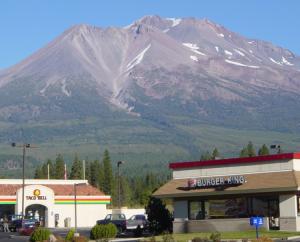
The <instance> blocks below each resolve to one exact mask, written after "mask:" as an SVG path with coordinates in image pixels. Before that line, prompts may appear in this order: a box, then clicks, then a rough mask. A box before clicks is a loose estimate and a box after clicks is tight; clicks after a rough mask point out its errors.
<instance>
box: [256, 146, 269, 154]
mask: <svg viewBox="0 0 300 242" xmlns="http://www.w3.org/2000/svg"><path fill="white" fill-rule="evenodd" d="M269 154H270V152H269V149H268V147H267V146H266V145H265V144H263V145H262V147H261V148H260V149H259V150H258V155H269Z"/></svg>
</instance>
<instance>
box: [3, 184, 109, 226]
mask: <svg viewBox="0 0 300 242" xmlns="http://www.w3.org/2000/svg"><path fill="white" fill-rule="evenodd" d="M75 186H76V204H77V206H76V207H77V226H78V227H90V226H94V225H95V223H96V220H98V219H100V218H103V217H104V216H105V215H106V213H107V211H106V205H107V204H110V200H111V198H110V196H106V195H105V194H104V193H103V192H101V191H99V190H98V189H97V188H95V187H92V186H91V185H89V184H88V181H87V180H33V179H26V180H25V186H24V211H25V216H30V217H34V218H36V219H38V220H39V221H40V222H41V225H43V226H45V227H74V225H75V189H74V188H75ZM14 214H16V215H18V214H19V215H20V214H22V179H0V218H3V217H4V216H9V215H14Z"/></svg>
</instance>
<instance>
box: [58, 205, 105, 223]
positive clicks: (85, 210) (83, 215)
mask: <svg viewBox="0 0 300 242" xmlns="http://www.w3.org/2000/svg"><path fill="white" fill-rule="evenodd" d="M53 212H54V214H59V220H58V227H65V223H64V221H65V219H66V218H71V227H74V226H75V205H74V204H56V205H54V208H53ZM106 214H107V211H106V204H77V227H92V226H94V225H95V224H96V221H97V220H99V219H103V218H104V217H105V215H106ZM53 223H54V217H53Z"/></svg>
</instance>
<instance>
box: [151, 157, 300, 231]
mask: <svg viewBox="0 0 300 242" xmlns="http://www.w3.org/2000/svg"><path fill="white" fill-rule="evenodd" d="M169 167H170V169H172V171H173V179H172V180H171V181H169V182H168V183H166V184H165V185H163V186H162V187H160V188H159V189H158V190H157V191H156V192H155V193H154V194H153V195H154V196H156V197H158V198H171V199H172V200H173V205H174V222H173V230H174V232H200V231H236V230H249V229H250V228H251V225H250V223H249V218H250V217H252V216H262V217H263V218H264V224H263V227H264V228H266V229H280V230H285V231H300V191H299V190H300V153H287V154H274V155H266V156H256V157H247V158H231V159H219V160H209V161H187V162H175V163H170V164H169Z"/></svg>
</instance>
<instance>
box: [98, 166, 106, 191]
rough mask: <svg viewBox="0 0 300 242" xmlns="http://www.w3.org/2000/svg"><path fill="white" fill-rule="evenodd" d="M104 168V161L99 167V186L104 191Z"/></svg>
mask: <svg viewBox="0 0 300 242" xmlns="http://www.w3.org/2000/svg"><path fill="white" fill-rule="evenodd" d="M104 179H105V178H104V168H103V163H101V164H99V169H98V187H99V188H100V189H101V190H102V191H103V189H104Z"/></svg>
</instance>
